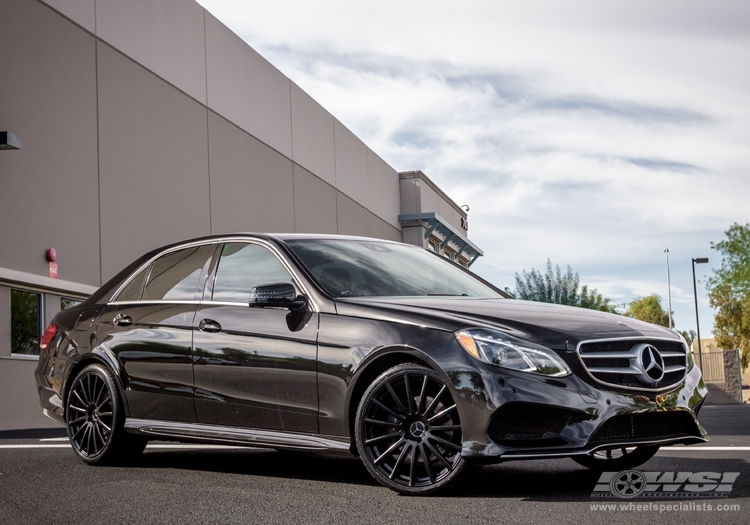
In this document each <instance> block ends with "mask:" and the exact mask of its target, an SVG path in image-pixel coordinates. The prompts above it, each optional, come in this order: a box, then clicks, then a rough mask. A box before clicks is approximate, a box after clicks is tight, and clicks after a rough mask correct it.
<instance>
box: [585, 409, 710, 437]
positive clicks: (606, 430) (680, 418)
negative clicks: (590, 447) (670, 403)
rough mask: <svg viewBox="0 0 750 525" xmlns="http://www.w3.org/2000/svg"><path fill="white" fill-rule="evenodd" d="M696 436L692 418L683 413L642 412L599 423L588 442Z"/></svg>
mask: <svg viewBox="0 0 750 525" xmlns="http://www.w3.org/2000/svg"><path fill="white" fill-rule="evenodd" d="M688 436H694V437H700V433H699V431H698V427H697V425H696V424H695V421H694V419H693V416H691V415H690V414H689V413H687V412H644V413H640V414H627V415H624V416H614V417H611V418H609V419H608V420H607V421H605V422H604V423H602V424H601V426H599V428H597V429H596V431H595V432H594V433H593V434H592V436H591V439H590V440H589V443H611V442H616V441H627V442H631V441H647V440H659V439H670V438H677V437H688Z"/></svg>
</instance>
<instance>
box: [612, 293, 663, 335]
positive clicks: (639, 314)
mask: <svg viewBox="0 0 750 525" xmlns="http://www.w3.org/2000/svg"><path fill="white" fill-rule="evenodd" d="M624 315H626V316H627V317H632V318H634V319H638V320H639V321H646V322H647V323H653V324H658V325H660V326H666V327H667V328H673V327H674V322H672V326H669V313H668V312H667V311H666V310H664V308H662V306H661V297H659V296H658V295H657V294H655V293H652V294H651V295H647V296H645V297H636V298H635V299H633V300H632V301H631V302H630V304H628V311H627V312H625V314H624Z"/></svg>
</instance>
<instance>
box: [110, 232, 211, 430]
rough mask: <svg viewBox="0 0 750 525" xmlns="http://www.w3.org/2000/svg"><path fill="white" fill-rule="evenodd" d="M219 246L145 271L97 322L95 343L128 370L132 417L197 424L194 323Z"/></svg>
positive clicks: (178, 254)
mask: <svg viewBox="0 0 750 525" xmlns="http://www.w3.org/2000/svg"><path fill="white" fill-rule="evenodd" d="M214 250H215V245H212V244H209V245H200V246H193V247H190V248H183V249H179V250H175V251H172V252H169V253H167V254H165V255H162V256H160V257H159V258H158V259H156V260H155V261H154V262H153V263H152V264H151V265H149V266H148V267H146V268H144V269H143V270H142V271H141V272H140V273H139V274H138V275H136V276H135V277H134V278H133V279H132V280H131V281H130V283H129V284H128V285H127V286H126V287H125V288H124V289H123V291H122V292H121V293H120V294H119V295H118V297H117V299H116V300H115V301H114V302H112V303H110V304H109V305H108V306H107V308H106V310H105V311H104V312H103V313H102V315H101V316H100V317H99V325H98V329H97V339H98V341H99V344H101V345H103V346H105V347H107V348H109V349H110V350H111V351H112V352H113V353H114V354H115V355H116V356H117V359H118V360H119V362H120V363H122V365H123V367H124V369H125V370H124V373H123V374H122V375H123V378H124V380H125V388H126V391H125V396H126V398H127V402H128V407H129V409H130V417H133V418H140V419H157V420H167V421H186V422H195V421H196V416H195V406H194V403H193V370H192V355H191V351H192V329H191V327H192V323H193V318H194V317H195V311H196V308H197V305H198V300H197V297H196V295H197V294H199V293H201V292H202V289H203V283H204V281H205V277H206V274H207V270H208V262H209V261H210V256H211V255H212V253H213V251H214Z"/></svg>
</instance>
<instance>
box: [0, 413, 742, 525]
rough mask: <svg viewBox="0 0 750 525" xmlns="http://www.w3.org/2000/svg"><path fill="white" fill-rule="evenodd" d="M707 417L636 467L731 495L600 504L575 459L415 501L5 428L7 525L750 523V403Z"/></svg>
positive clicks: (362, 477)
mask: <svg viewBox="0 0 750 525" xmlns="http://www.w3.org/2000/svg"><path fill="white" fill-rule="evenodd" d="M700 420H701V423H702V424H703V426H704V427H706V429H707V430H708V431H709V434H710V435H711V441H710V442H709V443H706V444H705V445H700V446H692V447H670V448H664V449H662V450H661V451H660V452H659V453H658V454H657V455H656V456H655V457H654V458H653V459H651V460H650V461H648V462H647V463H646V464H644V465H643V466H641V467H639V468H638V470H640V471H643V472H647V471H650V472H659V473H662V474H663V473H665V472H667V473H668V472H674V473H679V472H691V473H698V472H717V473H726V472H739V473H740V474H739V477H738V478H737V479H736V481H735V482H734V485H733V486H732V489H731V491H730V492H729V493H728V496H727V497H726V498H697V497H696V498H683V499H680V500H675V499H669V498H665V497H658V498H648V499H645V498H642V497H638V498H634V499H630V500H627V499H618V498H613V497H611V496H610V497H609V498H602V497H600V495H599V496H595V497H592V491H593V489H594V487H595V486H596V484H597V481H598V480H599V477H600V474H599V473H595V472H592V471H589V470H587V469H585V468H583V467H580V466H579V465H577V464H576V463H574V462H573V461H572V460H570V459H559V460H538V461H527V462H522V461H514V462H507V463H503V464H500V465H494V466H488V467H485V468H483V469H482V470H481V471H480V472H479V473H478V474H477V475H475V476H473V477H472V478H470V479H467V480H466V481H465V482H463V483H462V484H461V486H459V487H456V488H455V489H454V490H452V491H451V492H450V493H448V494H446V495H443V496H439V497H430V498H414V497H404V496H399V495H397V494H395V493H393V492H391V491H389V490H388V489H385V488H383V487H381V486H380V485H378V484H376V483H375V482H374V481H373V480H372V478H370V476H369V475H368V473H367V471H366V470H365V468H364V466H363V465H362V463H361V462H360V461H359V460H358V459H357V458H354V457H352V456H351V455H348V454H345V453H315V454H313V453H309V454H308V453H296V452H277V451H267V450H260V449H247V448H234V447H209V446H189V445H181V444H177V443H163V442H159V443H153V444H150V445H149V447H148V448H147V449H146V452H145V453H144V454H143V457H142V458H141V459H140V460H139V461H138V462H137V463H136V464H133V465H131V466H128V467H89V466H86V465H84V464H83V463H82V462H81V461H79V460H78V459H77V458H76V457H75V456H74V454H73V452H72V451H71V450H70V447H69V445H68V444H67V442H66V441H65V440H64V438H61V437H55V434H54V433H44V434H39V435H30V434H28V433H27V434H23V433H5V434H4V435H0V523H2V524H5V523H8V524H24V523H35V524H36V523H60V524H68V523H69V524H94V523H97V524H100V523H175V524H176V523H180V524H185V523H211V524H213V523H325V524H328V523H367V524H370V523H371V524H391V523H410V524H456V523H487V524H490V523H491V524H501V523H556V524H565V523H575V524H577V525H583V524H585V523H627V524H629V525H632V524H637V523H644V524H646V523H649V524H653V523H665V524H666V523H679V524H683V525H684V524H688V523H726V524H733V525H736V524H740V523H750V517H748V513H749V512H750V463H749V461H750V406H747V405H724V406H707V407H705V408H704V409H703V411H702V412H701V416H700ZM42 436H44V437H42ZM631 504H632V506H631ZM680 504H681V507H682V508H680ZM639 505H640V506H641V508H640V509H638V506H639ZM707 505H711V510H708V507H707ZM726 505H731V506H737V505H738V506H739V510H737V508H736V507H735V508H734V509H731V510H730V509H729V507H727V509H726V510H717V508H718V507H719V506H721V507H724V506H726ZM608 506H613V507H608ZM667 506H670V508H669V509H667Z"/></svg>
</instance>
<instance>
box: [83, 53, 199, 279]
mask: <svg viewBox="0 0 750 525" xmlns="http://www.w3.org/2000/svg"><path fill="white" fill-rule="evenodd" d="M99 133H100V140H101V142H100V147H99V153H100V173H101V209H102V213H101V215H102V217H101V225H102V226H101V227H102V273H103V280H104V281H106V280H107V279H109V278H110V277H111V276H112V275H114V274H115V273H116V272H117V271H119V270H120V269H122V268H123V267H124V266H126V265H127V264H129V263H130V262H131V261H133V259H135V258H136V257H138V256H140V255H142V254H143V253H145V252H146V251H148V250H150V249H153V248H157V247H159V246H162V245H164V244H167V243H169V242H175V241H179V240H182V239H187V238H190V237H197V236H199V235H207V234H208V233H209V197H208V195H209V193H208V192H209V188H208V138H207V135H206V133H207V123H206V108H205V107H203V106H201V105H200V104H198V103H197V102H195V101H194V100H192V99H191V98H189V97H187V96H186V95H185V94H184V93H182V92H180V91H178V90H177V89H175V88H174V87H172V86H170V85H169V84H167V83H166V82H164V81H163V80H161V79H159V78H157V77H156V76H154V75H153V74H152V73H150V72H148V71H146V70H145V69H143V68H142V67H141V66H139V65H138V64H135V63H134V62H132V61H131V60H130V59H128V58H126V57H124V56H123V55H121V54H120V53H118V52H117V51H115V50H113V49H112V48H110V47H109V46H107V45H106V44H101V43H100V44H99ZM80 200H81V199H79V201H80Z"/></svg>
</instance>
